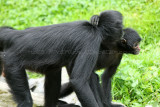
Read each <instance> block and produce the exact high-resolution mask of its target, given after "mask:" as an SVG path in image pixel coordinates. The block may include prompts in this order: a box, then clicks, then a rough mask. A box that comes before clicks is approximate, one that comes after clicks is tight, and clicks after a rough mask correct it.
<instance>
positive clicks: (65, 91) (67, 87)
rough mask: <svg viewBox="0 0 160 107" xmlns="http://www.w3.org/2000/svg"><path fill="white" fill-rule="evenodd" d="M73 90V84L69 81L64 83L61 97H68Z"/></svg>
mask: <svg viewBox="0 0 160 107" xmlns="http://www.w3.org/2000/svg"><path fill="white" fill-rule="evenodd" d="M72 92H73V88H72V86H71V84H70V83H69V82H67V83H65V84H63V85H62V87H61V91H60V97H59V98H63V97H66V96H67V95H70V94H71V93H72Z"/></svg>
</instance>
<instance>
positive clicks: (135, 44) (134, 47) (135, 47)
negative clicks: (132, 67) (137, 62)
mask: <svg viewBox="0 0 160 107" xmlns="http://www.w3.org/2000/svg"><path fill="white" fill-rule="evenodd" d="M139 44H140V42H136V43H134V44H133V49H134V54H135V55H137V54H139V52H140V50H141V49H140V47H139Z"/></svg>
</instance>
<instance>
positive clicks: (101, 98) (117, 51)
mask: <svg viewBox="0 0 160 107" xmlns="http://www.w3.org/2000/svg"><path fill="white" fill-rule="evenodd" d="M123 32H124V35H123V37H122V39H121V40H120V41H117V42H116V43H115V44H112V45H106V44H105V43H102V44H101V46H100V53H99V56H98V60H97V63H96V65H95V66H96V67H95V70H99V69H102V68H105V72H104V73H103V75H102V89H101V86H100V85H99V80H98V77H97V76H96V74H94V73H92V75H91V77H92V78H90V81H91V82H90V86H91V87H92V90H93V92H94V93H95V95H96V100H97V102H104V104H103V105H104V107H123V105H121V104H112V103H111V101H112V99H111V78H112V76H113V75H114V74H115V72H116V70H117V67H118V66H119V64H120V62H121V59H122V56H123V54H124V53H130V54H135V55H136V54H139V52H140V48H139V43H140V41H141V37H140V36H139V35H138V33H137V32H136V31H135V30H133V29H131V28H126V29H124V30H123ZM72 68H73V63H71V64H70V65H69V66H67V72H68V74H69V75H70V72H71V70H72ZM72 91H73V90H72V88H71V85H70V84H69V83H66V84H64V85H63V86H62V89H61V95H60V97H64V96H67V95H68V94H70V93H71V92H72Z"/></svg>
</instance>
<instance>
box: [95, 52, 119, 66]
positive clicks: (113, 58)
mask: <svg viewBox="0 0 160 107" xmlns="http://www.w3.org/2000/svg"><path fill="white" fill-rule="evenodd" d="M121 58H122V54H121V53H118V52H117V51H113V50H102V51H100V53H99V57H98V60H97V64H96V69H102V68H106V67H109V66H112V65H117V64H119V62H120V60H121Z"/></svg>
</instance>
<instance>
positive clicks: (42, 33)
mask: <svg viewBox="0 0 160 107" xmlns="http://www.w3.org/2000/svg"><path fill="white" fill-rule="evenodd" d="M122 27H123V25H122V15H121V13H119V12H117V11H112V10H110V11H104V12H102V13H101V14H100V16H99V24H98V26H93V25H92V24H91V23H90V22H88V21H76V22H71V23H63V24H56V25H50V26H42V27H33V28H29V29H25V30H14V29H11V28H4V27H2V28H0V45H1V50H0V51H1V52H3V53H2V56H1V58H2V60H3V63H4V73H5V76H6V80H7V83H8V85H9V87H10V88H11V91H12V94H13V96H14V97H15V100H16V102H17V103H18V107H32V105H33V102H32V98H31V95H30V91H29V86H28V81H27V76H26V73H25V69H29V70H32V71H36V72H38V73H42V74H45V106H46V107H56V104H57V101H58V97H59V93H60V84H61V68H62V67H63V66H67V65H68V64H69V63H70V62H72V63H73V62H74V63H73V65H74V66H72V72H71V71H70V72H71V74H70V83H71V86H72V88H73V89H74V91H75V92H76V94H77V96H78V99H79V100H80V102H81V104H82V106H83V107H101V106H100V105H102V104H99V102H97V101H96V97H95V95H94V93H93V90H92V89H91V87H90V85H89V83H90V82H89V79H90V76H91V74H92V71H93V70H94V68H95V65H96V63H97V59H98V53H99V51H100V49H101V48H102V46H101V45H102V44H105V45H111V44H112V43H114V42H116V41H117V40H119V39H120V38H121V36H122ZM100 103H102V102H100Z"/></svg>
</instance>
